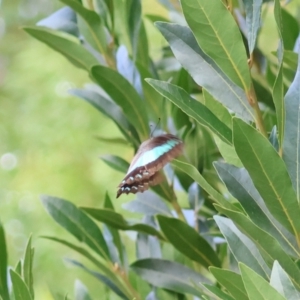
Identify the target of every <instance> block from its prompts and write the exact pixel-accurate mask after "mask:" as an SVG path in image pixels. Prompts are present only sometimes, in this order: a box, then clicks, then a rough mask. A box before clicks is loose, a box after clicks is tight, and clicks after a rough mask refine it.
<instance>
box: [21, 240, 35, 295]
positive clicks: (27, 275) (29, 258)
mask: <svg viewBox="0 0 300 300" xmlns="http://www.w3.org/2000/svg"><path fill="white" fill-rule="evenodd" d="M33 254H34V249H33V248H31V237H30V238H29V240H28V243H27V246H26V250H25V255H24V262H23V272H22V274H23V278H24V282H25V283H26V285H27V287H28V288H29V291H30V294H31V297H32V298H34V289H33V275H32V265H33Z"/></svg>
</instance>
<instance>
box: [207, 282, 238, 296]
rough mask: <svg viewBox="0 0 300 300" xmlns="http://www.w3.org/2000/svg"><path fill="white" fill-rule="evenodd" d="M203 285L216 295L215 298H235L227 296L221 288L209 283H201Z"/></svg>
mask: <svg viewBox="0 0 300 300" xmlns="http://www.w3.org/2000/svg"><path fill="white" fill-rule="evenodd" d="M203 286H204V287H205V288H206V289H207V290H208V291H209V292H210V293H211V294H213V295H214V296H217V299H221V300H235V299H234V298H232V297H231V296H229V295H228V294H226V293H225V292H223V291H222V290H220V289H219V288H218V287H216V286H213V285H209V284H203Z"/></svg>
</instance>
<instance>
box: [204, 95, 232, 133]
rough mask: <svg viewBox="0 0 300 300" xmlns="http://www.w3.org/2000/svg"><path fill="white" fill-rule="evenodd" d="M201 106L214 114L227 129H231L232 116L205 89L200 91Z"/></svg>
mask: <svg viewBox="0 0 300 300" xmlns="http://www.w3.org/2000/svg"><path fill="white" fill-rule="evenodd" d="M202 94H203V99H204V102H203V104H204V105H205V106H206V107H207V108H208V109H209V110H210V111H212V112H213V113H214V115H215V116H216V117H217V118H218V119H219V120H220V121H222V122H223V123H224V124H225V125H226V126H227V127H229V128H230V129H232V116H231V114H230V112H229V111H228V109H227V108H226V107H225V106H223V104H222V103H221V102H218V101H217V100H216V99H215V98H214V97H213V96H212V95H211V94H210V93H209V92H208V91H207V90H206V89H202Z"/></svg>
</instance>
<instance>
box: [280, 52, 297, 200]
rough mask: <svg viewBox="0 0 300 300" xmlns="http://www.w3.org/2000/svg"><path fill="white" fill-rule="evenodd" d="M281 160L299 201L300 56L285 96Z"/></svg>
mask: <svg viewBox="0 0 300 300" xmlns="http://www.w3.org/2000/svg"><path fill="white" fill-rule="evenodd" d="M299 53H300V52H299ZM284 102H285V109H286V115H285V130H284V140H283V159H284V161H285V163H286V166H287V169H288V172H289V174H290V177H291V180H292V183H293V187H294V189H295V191H296V194H297V199H298V201H300V55H299V56H298V68H297V73H296V76H295V79H294V81H293V82H292V84H291V86H290V88H289V89H288V91H287V93H286V95H285V99H284Z"/></svg>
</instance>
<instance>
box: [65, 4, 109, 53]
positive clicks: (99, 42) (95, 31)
mask: <svg viewBox="0 0 300 300" xmlns="http://www.w3.org/2000/svg"><path fill="white" fill-rule="evenodd" d="M60 1H61V2H63V3H65V4H66V5H68V6H70V7H71V8H72V9H73V10H74V11H75V12H76V13H78V15H79V16H80V17H82V18H83V19H84V21H85V22H86V24H87V26H88V29H89V31H90V35H91V36H92V39H93V44H94V45H96V46H97V48H96V49H97V50H98V51H99V52H100V53H102V54H103V55H106V51H107V49H106V48H107V45H106V44H107V42H106V35H105V28H104V26H103V22H102V21H101V18H100V17H99V15H98V14H97V13H96V12H94V11H92V10H89V9H87V8H85V7H83V6H82V4H81V3H80V2H78V1H75V0H60Z"/></svg>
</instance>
